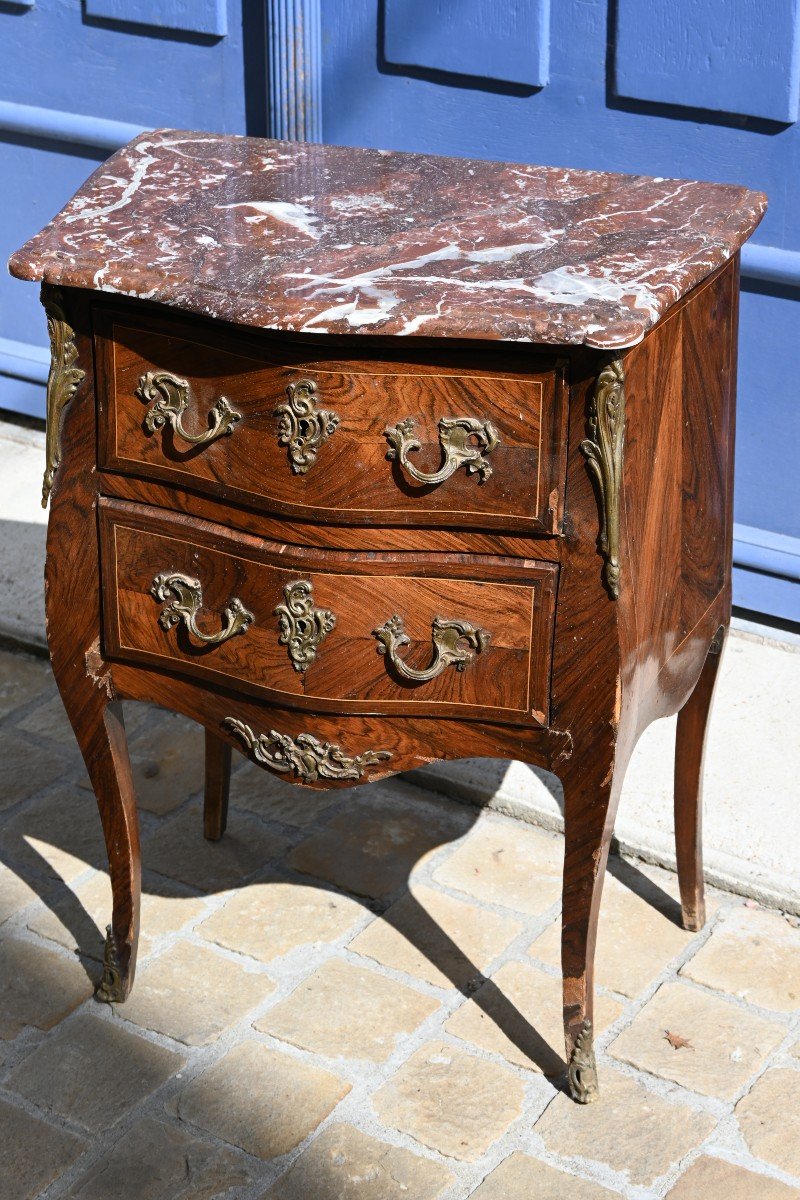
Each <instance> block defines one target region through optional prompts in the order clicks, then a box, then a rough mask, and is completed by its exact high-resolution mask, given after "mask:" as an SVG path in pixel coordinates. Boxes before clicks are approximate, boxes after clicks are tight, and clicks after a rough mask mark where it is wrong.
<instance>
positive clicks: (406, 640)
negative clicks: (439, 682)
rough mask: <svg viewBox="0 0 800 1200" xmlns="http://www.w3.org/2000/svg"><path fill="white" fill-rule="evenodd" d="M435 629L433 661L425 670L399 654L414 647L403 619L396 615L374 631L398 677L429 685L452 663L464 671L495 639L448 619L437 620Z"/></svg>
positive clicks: (474, 626)
mask: <svg viewBox="0 0 800 1200" xmlns="http://www.w3.org/2000/svg"><path fill="white" fill-rule="evenodd" d="M432 628H433V662H432V663H431V665H430V666H429V667H428V668H427V669H426V670H424V671H417V670H416V669H415V668H414V667H409V666H408V664H407V663H406V662H404V660H403V659H402V658H401V657H400V656H399V654H398V653H397V652H398V650H399V649H400V647H401V646H408V645H410V644H411V638H410V637H409V636H408V634H407V633H406V631H405V628H404V626H403V620H402V617H398V616H397V614H395V615H394V616H393V617H390V618H389V620H388V621H387V622H386V624H385V625H381V626H380V628H379V629H373V631H372V632H373V634H374V635H375V637H376V638H377V639H378V654H385V655H386V657H387V659H388V661H389V662H390V663H391V664H392V666H393V667H394V669H395V670H396V671H397V672H398V674H399V675H402V676H403V678H404V679H410V680H412V681H413V682H414V683H427V682H428V680H430V679H435V678H436V676H437V675H441V673H442V671H443V670H444V669H445V667H448V666H450V665H451V664H452V665H453V666H454V667H455V669H456V670H457V671H463V670H464V668H465V667H466V665H467V663H469V662H471V661H472V657H473V653H477V654H480V652H481V651H482V650H485V649H486V647H487V646H488V644H489V638H490V637H491V636H492V635H491V634H490V633H487V632H486V630H485V629H479V628H478V626H477V625H472V624H471V623H470V622H469V621H446V620H445V619H444V617H436V618H435V619H434V621H433V627H432ZM462 643H466V644H464V645H462Z"/></svg>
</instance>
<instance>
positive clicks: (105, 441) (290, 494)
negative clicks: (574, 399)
mask: <svg viewBox="0 0 800 1200" xmlns="http://www.w3.org/2000/svg"><path fill="white" fill-rule="evenodd" d="M95 334H96V342H97V349H98V397H99V405H100V431H101V432H100V461H101V466H102V467H104V468H107V469H111V470H116V471H122V472H128V473H133V474H137V475H143V476H145V477H148V478H151V479H159V480H164V481H167V482H171V483H174V484H176V485H178V486H181V487H188V488H192V489H194V490H196V491H200V492H206V493H208V494H210V495H214V496H223V497H226V498H229V499H231V500H234V501H236V502H238V503H241V504H245V505H249V506H252V507H257V508H266V509H269V510H271V511H274V512H279V513H286V514H290V515H292V516H295V517H313V518H314V519H315V520H321V521H329V522H334V521H335V522H339V523H345V524H384V525H396V524H415V525H436V526H448V525H454V526H459V527H462V528H463V527H467V528H494V529H507V530H521V531H523V530H524V531H527V532H532V531H537V530H539V531H544V532H546V533H557V532H558V531H559V529H560V521H561V512H562V503H563V481H564V473H565V446H564V424H565V417H566V384H565V364H564V362H563V361H561V362H557V361H556V360H555V359H550V360H549V361H546V360H543V359H542V358H541V357H537V358H535V359H533V358H526V357H525V355H524V354H522V353H520V352H519V351H514V352H509V353H507V354H504V355H498V354H496V353H494V352H492V353H491V354H490V353H478V352H473V353H470V354H469V355H467V354H460V355H458V356H456V355H454V354H449V355H448V354H445V353H444V352H442V353H437V355H436V356H435V357H434V355H433V354H426V353H424V352H418V353H416V354H414V355H411V354H405V355H404V356H403V357H402V358H401V357H400V356H398V355H393V356H392V357H391V359H389V358H388V357H387V358H386V359H385V360H380V361H372V360H366V359H354V358H352V357H347V356H346V353H345V352H342V353H341V355H340V356H337V357H334V353H335V352H334V350H332V349H331V348H330V347H327V346H326V348H325V351H324V353H323V352H321V351H320V350H318V349H317V348H316V347H309V346H307V345H305V344H303V345H298V344H291V345H288V344H287V343H285V342H281V341H278V340H277V339H274V338H269V337H268V336H267V335H255V336H248V335H246V334H242V335H239V334H231V333H229V332H228V331H227V330H222V329H219V328H214V327H213V326H206V325H200V324H197V323H192V322H191V321H172V320H166V319H164V320H162V319H160V318H159V319H158V320H157V321H156V320H153V319H149V318H146V317H144V316H142V317H139V316H138V315H136V314H133V315H132V316H130V317H128V316H126V315H122V314H117V313H114V312H113V311H111V310H100V311H97V312H96V313H95ZM201 339H202V340H201ZM348 353H350V354H352V351H350V352H348ZM501 363H502V365H503V369H501V367H500V364H501ZM510 365H513V368H514V369H513V370H510V369H509V366H510ZM523 365H524V368H525V369H524V370H523ZM534 368H535V369H534ZM187 435H188V436H187ZM199 437H202V439H203V440H196V439H198V438H199ZM190 439H195V440H194V441H192V440H190Z"/></svg>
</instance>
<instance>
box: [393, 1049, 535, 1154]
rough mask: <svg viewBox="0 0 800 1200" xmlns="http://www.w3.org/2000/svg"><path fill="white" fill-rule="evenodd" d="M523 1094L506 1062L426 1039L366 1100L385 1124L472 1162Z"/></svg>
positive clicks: (518, 1107)
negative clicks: (371, 1099) (501, 1062)
mask: <svg viewBox="0 0 800 1200" xmlns="http://www.w3.org/2000/svg"><path fill="white" fill-rule="evenodd" d="M524 1094H525V1093H524V1087H523V1084H522V1081H521V1080H520V1079H519V1078H518V1077H517V1076H516V1075H514V1074H513V1073H512V1072H511V1071H509V1070H508V1068H507V1067H503V1066H500V1065H498V1064H497V1063H493V1062H487V1061H486V1060H485V1059H482V1058H477V1057H476V1056H475V1055H472V1054H465V1053H464V1052H463V1051H461V1050H458V1049H456V1048H455V1047H454V1046H452V1045H449V1044H448V1043H446V1042H429V1043H427V1044H426V1045H424V1046H422V1047H421V1048H420V1049H419V1050H417V1052H416V1053H415V1054H413V1055H412V1056H411V1058H409V1059H408V1061H407V1062H405V1063H404V1064H403V1066H402V1067H401V1068H400V1069H399V1071H398V1072H397V1074H396V1075H394V1076H393V1077H392V1078H391V1079H390V1080H388V1082H387V1083H385V1084H384V1085H383V1087H381V1088H380V1089H379V1091H378V1092H376V1094H375V1095H374V1096H373V1101H372V1102H373V1106H374V1108H375V1112H376V1113H377V1115H378V1116H379V1118H380V1119H381V1120H382V1121H383V1122H384V1123H385V1124H387V1125H390V1126H393V1127H394V1128H395V1129H400V1130H402V1131H403V1132H405V1133H408V1134H410V1135H411V1137H413V1138H415V1139H416V1140H417V1141H418V1142H420V1143H421V1144H422V1145H423V1146H429V1147H430V1149H431V1150H438V1152H439V1153H440V1154H444V1155H446V1156H447V1157H448V1158H454V1159H461V1160H463V1161H465V1162H474V1161H475V1159H478V1158H480V1157H481V1155H482V1154H484V1153H485V1152H486V1150H488V1148H489V1146H491V1144H492V1142H494V1141H495V1140H496V1139H497V1138H498V1137H501V1136H502V1135H503V1134H504V1133H505V1132H506V1131H507V1130H508V1128H509V1126H510V1125H511V1124H512V1122H513V1121H515V1120H516V1119H517V1117H519V1116H520V1115H521V1113H522V1103H523V1099H524Z"/></svg>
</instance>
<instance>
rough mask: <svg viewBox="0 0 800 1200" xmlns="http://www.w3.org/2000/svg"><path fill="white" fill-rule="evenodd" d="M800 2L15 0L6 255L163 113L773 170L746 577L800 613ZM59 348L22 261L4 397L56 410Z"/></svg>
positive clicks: (595, 161) (748, 489) (760, 606)
mask: <svg viewBox="0 0 800 1200" xmlns="http://www.w3.org/2000/svg"><path fill="white" fill-rule="evenodd" d="M799 10H800V0H558V2H557V3H553V4H552V6H551V3H550V0H37V2H36V4H35V5H34V4H33V3H32V2H29V0H13V2H12V0H0V63H2V64H3V70H2V72H1V73H0V182H2V186H0V256H4V257H5V256H7V254H8V253H10V251H11V250H12V249H14V248H16V246H18V245H19V244H20V243H21V242H22V241H23V240H24V239H25V238H26V237H28V236H29V235H30V234H31V233H33V232H35V231H36V230H37V229H39V228H40V227H41V225H42V224H44V222H45V221H46V220H48V219H49V217H50V216H52V215H53V213H55V212H56V211H57V210H58V208H60V206H61V205H62V204H63V203H64V201H65V200H66V199H67V198H68V197H69V196H70V195H71V194H72V192H73V191H74V190H75V188H76V187H77V186H78V185H79V184H80V183H81V182H82V180H83V179H84V178H85V177H86V175H87V174H89V172H90V171H92V170H94V168H95V167H96V166H97V165H98V164H99V163H100V162H101V161H102V160H103V158H105V157H106V155H107V154H108V153H109V151H110V150H111V149H113V148H115V147H116V146H117V145H120V144H122V143H123V142H124V141H126V140H127V138H128V137H129V136H131V135H132V134H133V133H134V132H138V130H139V129H140V128H143V127H148V126H153V125H169V126H172V127H193V128H206V129H214V130H227V131H230V132H237V133H242V132H245V131H246V132H249V133H255V134H259V133H262V132H264V131H265V130H266V129H267V128H269V129H270V130H271V131H272V132H273V133H274V134H276V135H279V136H288V137H297V136H303V134H304V132H305V135H306V136H312V137H320V136H322V137H324V140H325V141H328V142H339V143H344V144H350V145H366V146H381V147H387V148H393V149H405V150H422V151H430V152H433V153H441V154H457V155H473V156H478V157H481V158H496V159H512V160H514V159H517V160H522V161H526V162H539V163H551V164H556V165H568V166H575V167H592V168H607V169H613V170H620V171H634V172H635V171H641V172H645V173H648V174H654V175H671V176H691V177H695V178H700V179H719V180H728V181H731V182H736V183H745V184H748V185H750V186H751V187H755V188H760V189H763V190H764V191H766V192H767V193H768V194H769V197H770V210H769V213H768V214H767V217H766V219H765V221H764V223H763V224H762V226H761V228H760V229H759V230H758V232H757V235H756V236H757V242H756V244H755V245H751V246H749V247H747V248H746V250H745V253H744V256H743V272H744V274H743V296H742V314H741V340H740V385H739V411H738V448H737V475H736V519H737V530H736V534H737V536H736V543H735V563H736V567H735V598H736V602H737V603H738V604H740V605H742V606H743V607H747V608H753V609H755V610H757V611H759V612H763V613H771V614H773V615H776V616H781V617H785V618H788V619H791V620H795V621H797V620H800V494H799V491H798V489H799V488H800V484H799V483H798V478H799V477H800V472H798V470H797V466H796V457H797V451H796V442H797V434H796V424H797V421H796V416H795V413H796V411H797V403H798V402H797V399H796V393H797V383H796V380H797V378H798V373H800V305H799V304H798V300H800V195H799V194H798V193H800V129H799V128H798V124H797V117H798V103H799V102H800V12H799ZM265 29H266V30H267V31H268V36H267V37H266V50H265ZM265 54H266V55H267V57H268V60H269V70H265V66H264V57H265ZM46 370H47V368H46V351H45V338H44V328H43V323H42V320H41V316H40V313H39V310H38V305H37V301H36V294H35V289H34V288H33V287H27V288H26V287H24V286H23V285H22V284H20V283H18V282H15V281H12V280H10V279H8V278H7V277H5V276H0V407H5V408H12V409H16V410H19V411H24V412H32V413H41V412H42V411H43V407H42V404H43V399H42V398H43V391H42V383H43V381H44V379H45V377H46Z"/></svg>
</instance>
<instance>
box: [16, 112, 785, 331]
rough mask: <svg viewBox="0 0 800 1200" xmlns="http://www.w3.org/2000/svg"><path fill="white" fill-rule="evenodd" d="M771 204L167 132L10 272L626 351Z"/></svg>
mask: <svg viewBox="0 0 800 1200" xmlns="http://www.w3.org/2000/svg"><path fill="white" fill-rule="evenodd" d="M765 208H766V197H765V196H763V195H762V194H761V193H760V192H752V191H749V190H747V189H746V188H743V187H733V186H730V185H726V184H718V183H696V182H692V181H690V180H675V179H651V178H648V177H647V176H643V175H616V174H610V173H606V172H595V171H573V170H569V169H566V168H557V167H535V166H525V165H521V164H518V165H512V164H507V163H494V162H480V161H475V160H471V159H460V158H438V157H434V156H433V155H423V154H400V153H394V152H388V151H383V150H358V149H349V148H346V147H341V146H315V145H307V144H303V143H291V142H274V141H262V140H260V139H255V138H240V137H231V136H221V135H215V134H207V133H184V132H179V131H175V130H158V131H156V132H154V133H145V134H142V135H141V136H139V137H138V138H136V139H135V140H134V141H133V142H131V143H130V144H129V145H128V146H126V147H124V148H123V149H122V150H119V151H118V152H117V153H116V154H114V155H113V156H112V157H111V158H110V159H109V160H108V161H107V162H106V163H104V164H103V165H102V166H101V167H99V168H98V170H97V171H95V172H94V174H93V175H92V176H91V177H90V178H89V179H88V180H87V182H86V183H85V184H84V185H83V187H82V188H81V189H80V191H79V192H78V193H77V194H76V195H75V196H74V197H73V199H72V200H71V201H70V202H69V204H67V206H66V207H65V208H64V209H63V210H62V211H61V212H60V213H59V214H58V216H56V217H55V218H54V219H53V220H52V221H51V222H50V224H49V225H47V226H46V227H45V229H43V230H42V232H41V233H39V234H37V236H36V237H34V238H32V239H31V240H30V241H29V242H28V243H27V244H26V245H25V246H23V247H22V249H21V250H19V251H17V253H16V254H14V255H13V256H12V258H11V260H10V262H9V269H10V271H11V273H12V274H13V275H16V276H18V277H19V278H21V279H43V280H46V281H47V282H48V283H52V284H63V285H66V286H70V287H83V288H95V289H97V290H98V291H103V292H116V293H123V294H125V295H129V296H138V297H140V298H141V299H147V300H156V301H160V302H161V303H163V304H169V305H174V306H176V307H178V308H182V309H187V310H189V311H191V312H195V313H201V314H203V315H207V316H211V317H217V318H220V319H223V320H226V321H232V322H235V323H237V324H241V325H249V326H255V327H258V328H264V329H282V330H289V331H294V332H303V333H334V334H392V335H402V336H409V335H414V334H417V335H421V336H427V337H431V336H434V337H448V338H482V339H491V340H502V341H514V342H545V343H556V344H560V345H565V344H569V345H579V344H581V343H585V344H586V345H589V346H596V347H602V348H608V349H611V348H616V347H624V346H631V345H634V344H635V343H636V342H638V341H640V340H641V338H642V337H643V336H644V334H645V333H646V332H647V330H648V329H649V328H650V327H651V326H652V325H654V324H655V322H656V321H658V319H659V318H660V317H661V316H662V315H663V314H664V313H665V312H666V311H667V309H668V308H669V307H670V306H671V305H672V304H674V303H675V301H676V300H679V299H680V297H681V296H683V295H684V294H685V293H686V292H688V291H689V289H690V288H692V287H693V286H694V285H695V284H697V283H699V282H700V280H702V279H703V278H704V277H705V276H707V275H709V274H710V273H711V272H712V271H713V270H715V268H717V267H719V266H720V265H721V264H722V263H724V262H725V260H726V259H728V258H730V256H731V255H732V254H734V253H735V252H736V251H737V250H738V249H739V247H740V246H741V245H742V243H743V242H744V241H746V239H747V238H748V237H749V236H750V234H751V233H752V232H753V230H754V229H755V227H756V226H757V225H758V222H759V221H760V219H761V217H762V216H763V213H764V210H765Z"/></svg>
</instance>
